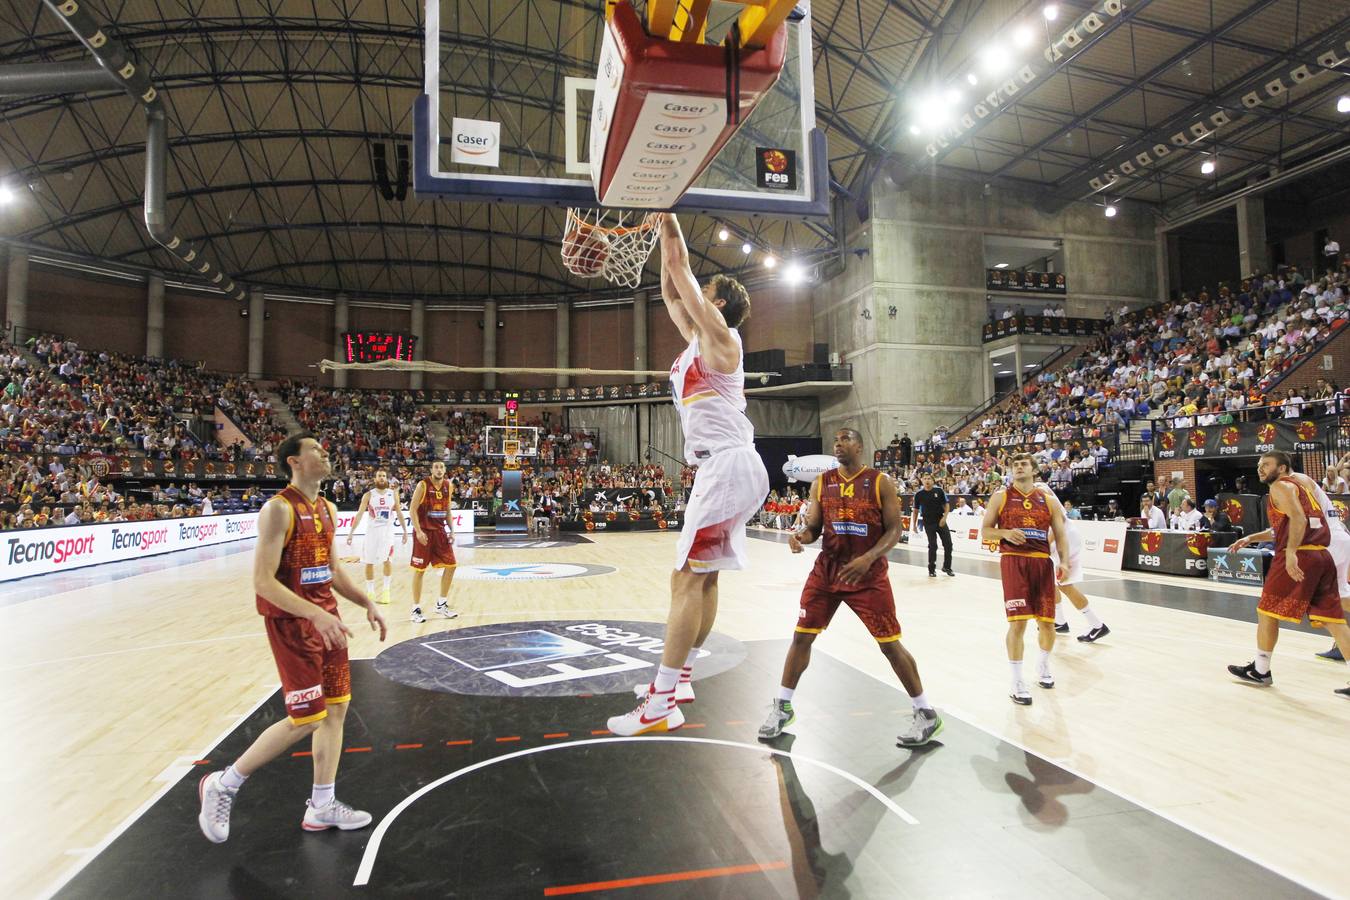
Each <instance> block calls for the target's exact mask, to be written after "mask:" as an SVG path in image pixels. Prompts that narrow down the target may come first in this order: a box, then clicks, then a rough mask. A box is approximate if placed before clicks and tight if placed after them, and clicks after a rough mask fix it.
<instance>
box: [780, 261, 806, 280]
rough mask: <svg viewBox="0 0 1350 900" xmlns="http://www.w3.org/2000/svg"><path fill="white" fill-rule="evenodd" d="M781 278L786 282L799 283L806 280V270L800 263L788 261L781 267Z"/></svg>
mask: <svg viewBox="0 0 1350 900" xmlns="http://www.w3.org/2000/svg"><path fill="white" fill-rule="evenodd" d="M783 280H784V281H786V282H787V283H788V284H801V283H802V282H803V281H805V280H806V270H805V269H803V268H802V264H801V263H795V262H790V263H788V264H787V265H786V266H784V267H783Z"/></svg>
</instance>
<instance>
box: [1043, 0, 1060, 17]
mask: <svg viewBox="0 0 1350 900" xmlns="http://www.w3.org/2000/svg"><path fill="white" fill-rule="evenodd" d="M1041 15H1043V16H1045V21H1047V22H1053V21H1055V20H1056V19H1058V18H1059V7H1058V6H1056V5H1055V4H1053V3H1049V4H1046V7H1045V9H1043V10H1041Z"/></svg>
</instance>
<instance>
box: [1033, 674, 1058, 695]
mask: <svg viewBox="0 0 1350 900" xmlns="http://www.w3.org/2000/svg"><path fill="white" fill-rule="evenodd" d="M1036 684H1037V686H1038V687H1043V688H1045V689H1046V690H1047V691H1048V690H1050V689H1051V688H1053V687H1054V686H1055V676H1053V675H1051V674H1050V673H1049V672H1042V673H1041V674H1040V675H1037V676H1036Z"/></svg>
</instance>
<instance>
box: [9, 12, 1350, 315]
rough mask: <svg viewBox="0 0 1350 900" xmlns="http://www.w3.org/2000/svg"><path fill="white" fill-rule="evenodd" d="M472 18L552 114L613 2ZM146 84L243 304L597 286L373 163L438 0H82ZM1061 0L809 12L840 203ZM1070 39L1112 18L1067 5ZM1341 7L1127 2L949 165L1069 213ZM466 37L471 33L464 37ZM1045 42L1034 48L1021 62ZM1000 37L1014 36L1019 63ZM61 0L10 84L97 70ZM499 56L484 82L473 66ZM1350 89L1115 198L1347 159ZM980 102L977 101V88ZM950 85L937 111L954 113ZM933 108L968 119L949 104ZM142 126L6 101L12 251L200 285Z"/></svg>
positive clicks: (568, 291)
mask: <svg viewBox="0 0 1350 900" xmlns="http://www.w3.org/2000/svg"><path fill="white" fill-rule="evenodd" d="M444 2H445V3H446V4H452V3H453V4H454V5H455V6H456V7H457V11H458V14H457V15H456V16H455V17H453V21H455V22H456V23H457V25H456V30H455V31H447V32H445V33H444V34H443V37H442V42H443V44H452V45H454V46H455V48H456V52H459V53H463V54H464V58H465V61H466V63H467V64H468V65H466V71H477V72H482V73H488V72H491V73H493V74H492V75H490V76H489V75H486V74H484V75H482V76H481V77H482V78H483V81H482V87H483V89H484V90H485V91H492V92H495V93H496V94H497V95H501V94H503V93H505V94H507V95H511V94H513V93H514V94H518V95H519V97H520V99H521V102H522V104H526V105H528V104H530V103H531V102H532V100H533V102H534V104H535V105H536V106H537V105H538V98H537V97H533V98H532V97H531V87H532V84H537V79H536V78H534V77H530V75H529V72H530V69H531V67H547V68H549V69H551V70H557V71H561V72H563V73H565V74H576V75H583V76H586V75H590V74H592V71H591V69H592V65H593V64H592V62H591V60H592V59H593V57H594V42H595V40H596V38H597V36H598V34H599V29H600V22H601V18H600V12H599V10H600V9H601V6H602V4H601V2H600V0H515V2H506V0H444ZM85 5H86V6H87V7H89V8H91V9H93V10H94V14H95V15H96V16H97V17H99V18H100V19H102V21H104V22H107V23H109V26H108V30H109V32H110V33H112V34H114V35H115V36H116V37H117V38H118V39H120V40H121V41H122V42H123V43H124V44H125V45H126V46H127V48H128V49H129V50H131V51H132V52H133V54H134V55H135V57H136V58H137V59H138V60H139V61H140V62H142V63H144V64H146V65H148V66H149V68H150V70H151V71H152V72H153V77H154V82H155V84H156V85H157V86H158V87H159V88H160V90H161V91H162V93H163V97H164V101H165V107H166V111H167V114H168V121H169V128H168V133H169V145H170V149H171V162H170V168H169V172H168V191H169V193H168V211H169V216H170V218H171V219H172V221H173V224H174V226H175V228H176V230H177V232H178V233H179V234H182V235H183V236H185V237H187V238H189V239H191V240H193V241H199V242H201V243H203V244H204V245H205V246H206V248H208V250H209V252H210V253H211V254H212V255H213V256H214V257H215V258H216V259H218V260H219V262H220V264H221V266H222V268H223V269H224V270H225V271H226V272H228V273H229V274H231V275H233V276H235V277H236V278H238V279H240V280H241V281H243V282H244V283H247V284H259V285H263V286H265V287H267V288H268V289H270V290H278V291H289V292H294V293H306V292H325V293H332V292H337V291H346V292H348V293H349V294H351V295H352V296H359V297H403V298H407V297H416V296H421V297H427V298H429V299H441V300H451V299H458V298H462V299H479V298H483V297H497V298H501V299H511V298H521V299H524V298H554V297H560V296H571V295H585V294H587V293H588V291H590V290H591V289H593V288H595V287H596V283H595V282H585V281H581V280H578V279H576V278H574V277H573V276H571V275H569V274H567V273H566V271H565V270H564V269H563V268H562V266H561V264H560V261H559V257H558V244H559V239H560V235H561V230H562V218H561V212H560V211H558V210H554V209H548V208H541V207H523V206H504V205H492V204H483V203H454V202H446V201H439V200H418V199H416V198H414V197H413V196H412V194H411V193H409V194H408V196H407V197H406V198H405V199H403V200H389V199H386V198H385V197H384V196H383V195H382V193H381V191H380V189H379V187H378V186H377V184H376V179H375V177H374V174H373V169H372V147H373V146H374V145H376V144H382V145H385V146H386V148H390V149H389V155H390V158H391V159H392V158H393V150H392V149H391V148H392V147H393V146H394V145H397V144H400V143H402V144H406V143H407V142H408V141H409V140H410V137H411V132H412V106H413V101H414V98H415V97H416V96H417V94H418V93H419V92H420V89H421V83H422V25H421V18H422V3H421V0H304V2H301V0H85ZM1044 5H1045V4H1044V3H1042V2H1035V3H1026V2H1021V3H1019V2H1011V0H889V2H888V0H814V2H813V3H812V15H813V20H814V27H813V34H814V43H815V54H816V65H815V72H816V85H815V88H816V100H817V122H818V124H819V125H820V127H822V128H823V129H824V130H825V131H826V134H827V137H828V140H829V147H830V172H831V178H832V187H833V190H834V193H835V196H836V197H838V198H841V199H842V200H844V201H849V202H854V203H860V202H865V198H866V196H867V193H868V189H869V186H870V184H871V182H872V179H874V178H876V177H877V175H878V174H880V173H886V174H888V176H889V175H891V174H892V173H894V172H896V171H897V170H896V164H897V163H898V162H899V163H906V164H908V165H909V166H910V167H911V171H919V170H920V168H921V164H922V163H923V162H924V160H925V159H926V158H927V157H926V155H925V154H924V152H923V145H924V143H925V142H926V141H927V140H928V139H929V138H928V137H927V136H926V135H924V134H920V135H915V134H912V133H911V129H913V128H916V127H917V128H919V129H920V130H922V129H925V128H928V127H929V126H930V124H931V123H930V122H928V121H925V116H927V117H930V118H931V117H932V115H934V109H933V107H932V106H931V105H929V106H924V103H925V98H931V97H934V96H937V95H938V94H939V93H942V92H949V91H951V90H952V88H953V87H954V86H955V87H957V88H958V89H959V88H960V86H961V85H963V84H964V83H965V82H964V79H965V77H966V74H967V73H968V72H972V71H973V72H977V73H978V72H979V71H980V68H979V65H980V61H981V60H982V59H983V58H984V54H986V53H988V52H989V48H991V47H994V48H996V49H997V51H998V52H1000V53H1003V54H1005V55H1006V54H1011V55H1012V56H1013V58H1014V60H1015V57H1016V54H1017V53H1023V52H1025V53H1031V52H1034V50H1035V48H1037V47H1043V46H1044V45H1045V44H1046V42H1047V35H1049V33H1050V30H1051V29H1052V28H1053V25H1049V26H1048V25H1047V24H1046V23H1045V21H1044V19H1043V18H1042V14H1041V10H1042V7H1043V6H1044ZM1058 8H1059V19H1058V20H1057V23H1058V24H1061V25H1062V24H1063V23H1064V22H1065V21H1068V20H1070V19H1072V18H1073V17H1074V16H1076V15H1081V14H1083V13H1084V12H1086V11H1087V10H1089V9H1090V8H1091V4H1088V3H1086V2H1072V3H1060V4H1058ZM1344 10H1345V6H1344V0H1130V2H1129V3H1128V4H1126V9H1125V12H1124V13H1123V14H1121V15H1117V16H1114V17H1111V18H1110V19H1109V21H1107V22H1106V25H1105V27H1103V28H1102V29H1101V30H1100V32H1099V33H1097V34H1095V36H1094V37H1093V39H1092V40H1091V41H1090V42H1088V43H1087V45H1086V46H1084V47H1082V48H1080V50H1079V52H1077V53H1076V55H1073V56H1072V57H1071V58H1070V59H1067V60H1065V61H1064V62H1063V63H1062V64H1059V65H1056V66H1055V67H1054V68H1053V70H1052V71H1049V72H1047V73H1046V74H1045V76H1044V77H1043V78H1041V79H1040V80H1039V81H1038V82H1036V83H1035V84H1034V85H1032V86H1030V87H1029V88H1028V89H1026V90H1023V91H1022V92H1021V93H1020V94H1019V95H1018V96H1017V97H1016V99H1015V101H1013V102H1010V103H1008V104H1007V105H1006V106H1005V107H1004V108H1003V111H1002V112H1001V113H1000V114H999V115H997V116H994V117H993V118H992V119H991V120H990V121H989V122H988V123H987V124H985V125H984V127H982V128H980V129H977V130H976V131H974V132H972V133H970V134H968V135H966V136H964V137H962V138H961V139H959V140H955V141H953V142H952V143H951V145H950V146H949V147H947V148H944V149H943V151H942V153H941V154H940V158H939V160H938V165H939V167H940V169H941V170H942V171H945V172H949V173H960V174H963V175H965V176H968V177H972V178H978V179H980V180H983V181H992V182H995V183H997V182H999V181H1003V180H1010V181H1017V182H1021V183H1031V184H1035V185H1038V186H1040V187H1041V188H1042V189H1043V190H1044V191H1045V192H1046V194H1047V195H1056V194H1057V195H1059V196H1060V197H1061V198H1062V199H1063V200H1064V201H1069V200H1074V199H1079V198H1082V197H1086V196H1088V195H1089V194H1090V193H1091V191H1090V190H1089V189H1087V188H1086V187H1084V184H1085V182H1086V180H1087V179H1089V178H1090V177H1092V176H1093V174H1094V173H1096V172H1098V171H1099V170H1100V169H1101V168H1102V167H1103V166H1104V165H1105V164H1106V163H1107V162H1109V161H1110V159H1111V158H1112V154H1118V153H1120V152H1122V150H1124V149H1125V148H1128V147H1129V146H1130V145H1131V144H1132V143H1133V142H1135V141H1137V140H1138V139H1139V137H1140V136H1141V135H1144V134H1148V133H1153V132H1155V131H1159V130H1165V129H1167V128H1169V127H1174V126H1175V123H1179V122H1184V121H1186V120H1187V119H1188V117H1194V116H1195V115H1197V114H1199V113H1201V112H1204V111H1206V110H1208V109H1210V108H1212V107H1213V106H1214V105H1215V103H1216V102H1220V101H1221V100H1222V99H1223V98H1224V97H1226V96H1228V95H1229V94H1231V92H1232V91H1233V90H1234V89H1235V88H1237V87H1240V86H1242V85H1244V84H1246V83H1247V82H1250V81H1252V80H1253V79H1259V78H1260V77H1263V76H1265V75H1267V74H1269V73H1275V72H1281V71H1285V70H1287V69H1288V68H1289V67H1290V65H1291V64H1295V63H1296V62H1297V61H1298V60H1300V59H1301V58H1302V57H1303V56H1304V55H1306V54H1307V53H1308V52H1310V48H1313V47H1315V46H1317V45H1319V42H1323V43H1324V42H1325V41H1326V40H1327V39H1329V38H1330V37H1333V36H1336V35H1343V36H1345V35H1344V33H1345V32H1346V31H1347V30H1348V29H1350V22H1348V21H1347V16H1346V15H1345V11H1344ZM449 20H451V19H449V18H448V21H449ZM1020 24H1030V25H1031V26H1034V28H1035V29H1039V31H1036V32H1035V33H1034V34H1033V44H1034V46H1033V48H1032V49H1030V50H1025V51H1019V50H1016V49H1015V48H1014V47H1013V46H1012V44H1011V43H1009V41H1010V40H1011V38H1010V35H1012V34H1014V33H1015V30H1016V28H1017V27H1018V26H1019V25H1020ZM1000 42H1001V43H1000ZM88 58H89V57H88V54H87V51H85V50H84V48H83V47H81V45H80V44H79V43H78V41H77V40H76V39H75V38H74V36H73V35H72V34H71V33H70V32H69V31H67V30H66V29H65V28H64V27H63V25H62V24H61V22H59V21H58V19H57V17H56V16H55V15H54V14H53V13H51V12H50V11H49V10H48V9H46V8H45V7H44V5H43V4H42V3H41V2H39V0H16V2H12V3H8V4H4V5H3V8H0V59H3V60H4V61H5V64H7V65H14V64H24V63H35V62H60V61H81V60H87V59H88ZM478 63H481V65H477V64H478ZM1343 77H1344V76H1343V75H1340V74H1337V73H1329V74H1323V75H1322V76H1320V77H1317V78H1313V79H1311V80H1309V81H1308V82H1306V83H1304V84H1300V85H1297V86H1295V87H1294V88H1293V89H1291V90H1289V91H1288V92H1287V93H1286V94H1284V95H1283V96H1282V97H1281V99H1280V101H1279V102H1278V103H1272V104H1268V105H1266V106H1264V107H1263V108H1262V109H1260V110H1257V111H1255V112H1252V113H1249V114H1245V115H1243V116H1241V117H1240V118H1237V117H1235V118H1236V121H1235V122H1234V124H1233V125H1232V126H1230V127H1228V128H1225V129H1221V130H1220V131H1219V132H1218V133H1217V135H1216V136H1215V138H1214V139H1213V141H1212V142H1211V143H1210V144H1209V145H1207V148H1206V149H1207V152H1209V153H1216V152H1217V154H1218V157H1219V168H1218V171H1217V172H1216V173H1215V174H1214V175H1212V176H1206V175H1203V174H1202V173H1201V172H1200V170H1199V161H1198V159H1197V156H1196V155H1195V154H1194V153H1190V152H1188V153H1178V154H1173V155H1172V157H1171V158H1169V159H1168V160H1166V161H1161V162H1160V163H1159V164H1158V165H1156V166H1155V167H1153V168H1152V169H1151V171H1149V172H1148V173H1147V177H1139V178H1134V179H1130V180H1128V181H1127V182H1125V183H1122V184H1120V185H1119V186H1118V187H1117V188H1116V189H1115V191H1114V193H1113V194H1112V196H1113V197H1116V196H1118V197H1132V198H1135V199H1138V200H1141V201H1144V202H1150V203H1155V204H1158V205H1159V206H1160V207H1163V208H1170V207H1175V206H1177V205H1184V204H1193V203H1195V202H1198V201H1200V200H1203V199H1205V198H1207V197H1212V196H1214V195H1215V194H1216V193H1218V192H1221V191H1224V190H1227V189H1231V187H1233V186H1234V185H1240V184H1242V183H1244V182H1245V179H1246V178H1248V177H1251V176H1252V175H1253V174H1254V173H1257V172H1259V171H1264V170H1266V169H1269V168H1270V167H1272V166H1287V165H1290V164H1292V163H1294V162H1297V161H1298V160H1300V159H1303V158H1306V157H1310V156H1314V155H1317V154H1319V153H1323V152H1325V151H1327V150H1328V149H1329V148H1332V147H1334V146H1336V145H1343V144H1344V142H1345V138H1346V134H1347V122H1348V120H1350V117H1347V116H1345V115H1340V114H1338V113H1337V112H1336V109H1335V101H1336V96H1337V94H1338V93H1344V92H1345V87H1344V85H1345V82H1344V80H1343ZM972 90H973V89H972ZM935 92H937V93H935ZM936 114H938V115H943V114H945V113H944V112H943V111H942V110H938V111H937V113H936ZM144 155H145V120H144V115H143V111H142V110H141V109H140V108H139V107H138V106H137V105H136V104H134V103H133V102H131V100H130V99H129V98H128V97H127V95H126V94H124V93H121V92H118V91H116V90H106V91H96V92H94V93H88V94H80V95H64V96H50V95H49V96H38V97H10V98H0V178H4V179H5V180H6V182H7V183H10V184H13V185H20V186H21V185H24V184H27V185H28V186H29V191H28V192H27V193H26V194H25V193H24V192H22V191H20V194H21V196H20V202H19V203H17V204H14V205H12V206H11V207H10V208H8V209H6V210H4V211H3V212H0V234H3V235H4V236H5V237H9V238H13V239H16V240H19V241H23V242H27V243H31V244H36V245H40V246H44V247H50V248H52V249H54V250H60V251H67V252H71V253H76V254H81V255H87V256H91V257H96V258H99V259H105V260H111V261H115V262H123V263H128V264H136V265H144V266H153V267H157V268H160V269H163V270H164V271H166V272H175V271H179V272H181V271H182V270H181V266H180V265H179V263H178V261H177V260H176V259H174V258H173V257H172V256H171V255H170V254H168V253H167V252H166V251H164V250H162V249H161V248H159V247H158V246H157V245H156V244H155V243H154V242H153V241H152V240H151V239H150V238H149V236H148V234H147V233H146V230H145V227H144V223H143V220H142V213H141V198H142V193H143V190H144V163H145V160H144ZM730 221H731V224H732V225H733V226H735V227H737V228H739V229H740V230H741V231H742V232H743V233H744V234H747V235H749V236H751V237H752V238H753V240H754V242H755V243H756V244H757V245H758V246H759V247H760V248H762V249H764V250H772V251H775V252H777V253H779V254H782V255H786V256H793V255H800V256H803V257H807V258H819V257H820V256H822V255H824V254H827V253H829V252H830V251H831V249H832V248H835V247H836V246H837V241H836V236H835V231H834V228H833V225H832V224H831V223H829V222H824V223H821V222H810V223H807V222H772V221H752V220H730ZM718 224H719V223H717V222H715V221H713V220H711V219H698V220H696V221H695V222H693V223H692V225H691V227H690V232H691V234H690V237H691V247H692V249H693V250H694V253H695V257H696V266H697V268H699V269H700V270H702V271H705V272H706V271H711V270H714V269H721V270H736V269H743V268H745V267H746V259H745V257H744V256H743V255H742V254H741V252H740V249H739V246H738V245H737V242H736V241H732V242H730V244H724V243H721V242H719V241H718V240H717V239H716V236H715V232H716V229H717V227H718Z"/></svg>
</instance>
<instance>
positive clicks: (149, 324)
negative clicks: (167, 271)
mask: <svg viewBox="0 0 1350 900" xmlns="http://www.w3.org/2000/svg"><path fill="white" fill-rule="evenodd" d="M145 355H146V356H151V357H155V358H156V359H160V358H163V356H164V276H163V275H160V274H159V273H158V272H152V273H151V274H150V277H149V279H148V280H147V282H146V290H145Z"/></svg>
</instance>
